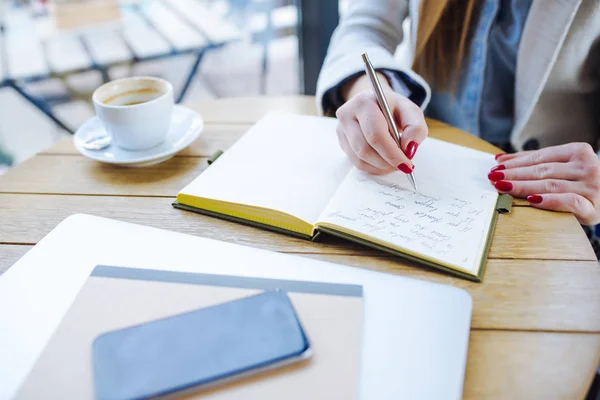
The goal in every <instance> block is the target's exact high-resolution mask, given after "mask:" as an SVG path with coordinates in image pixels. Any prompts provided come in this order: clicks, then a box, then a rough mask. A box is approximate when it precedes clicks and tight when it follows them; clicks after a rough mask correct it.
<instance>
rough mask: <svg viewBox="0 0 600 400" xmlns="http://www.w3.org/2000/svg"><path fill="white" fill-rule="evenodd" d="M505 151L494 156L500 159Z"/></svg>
mask: <svg viewBox="0 0 600 400" xmlns="http://www.w3.org/2000/svg"><path fill="white" fill-rule="evenodd" d="M504 154H505V153H498V154H496V156H495V157H494V158H495V159H496V160H497V159H499V158H500V157H502V156H503V155H504Z"/></svg>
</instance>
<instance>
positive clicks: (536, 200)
mask: <svg viewBox="0 0 600 400" xmlns="http://www.w3.org/2000/svg"><path fill="white" fill-rule="evenodd" d="M542 200H543V199H542V196H539V195H537V194H532V195H530V196H527V201H528V202H530V203H531V204H540V203H541V202H542Z"/></svg>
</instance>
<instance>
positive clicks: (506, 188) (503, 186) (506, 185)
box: [494, 181, 513, 192]
mask: <svg viewBox="0 0 600 400" xmlns="http://www.w3.org/2000/svg"><path fill="white" fill-rule="evenodd" d="M494 187H495V188H496V189H498V190H499V191H501V192H510V191H511V190H512V188H513V184H512V183H510V182H507V181H498V182H496V183H494Z"/></svg>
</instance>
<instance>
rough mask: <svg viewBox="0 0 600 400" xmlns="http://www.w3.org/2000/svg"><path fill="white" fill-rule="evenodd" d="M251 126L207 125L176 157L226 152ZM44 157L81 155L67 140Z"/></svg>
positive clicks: (51, 148) (45, 153)
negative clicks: (219, 151) (218, 151)
mask: <svg viewBox="0 0 600 400" xmlns="http://www.w3.org/2000/svg"><path fill="white" fill-rule="evenodd" d="M250 127H251V125H244V124H239V125H221V124H206V125H205V127H204V131H203V132H202V135H200V137H199V138H198V139H197V140H196V141H195V142H194V143H192V144H191V145H190V146H189V147H187V148H185V149H183V150H182V151H180V152H179V153H177V154H176V155H175V157H194V156H195V157H210V156H211V155H213V154H214V153H215V152H216V151H217V150H221V151H225V150H227V149H228V148H229V147H231V145H232V144H233V143H235V142H236V141H237V140H238V139H239V138H240V137H242V135H243V134H244V133H245V132H247V131H248V129H250ZM40 154H43V155H77V156H78V155H79V152H78V151H77V149H75V145H74V144H73V139H72V138H65V139H62V140H61V141H59V142H58V143H57V144H56V145H54V146H52V147H50V148H48V149H46V150H44V151H42V152H41V153H40Z"/></svg>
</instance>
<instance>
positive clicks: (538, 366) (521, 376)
mask: <svg viewBox="0 0 600 400" xmlns="http://www.w3.org/2000/svg"><path fill="white" fill-rule="evenodd" d="M591 349H596V351H590V350H591ZM598 349H600V335H598V334H564V333H539V332H503V331H472V332H471V337H470V340H469V354H468V358H467V373H466V377H465V386H464V396H463V398H465V399H477V400H478V399H515V400H516V399H583V398H584V397H585V395H586V393H587V391H588V389H589V385H590V383H591V380H592V376H593V374H594V372H595V369H596V368H597V365H598V362H599V361H600V360H599V357H598V356H599V354H600V353H599V352H598ZM594 367H596V368H594Z"/></svg>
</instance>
